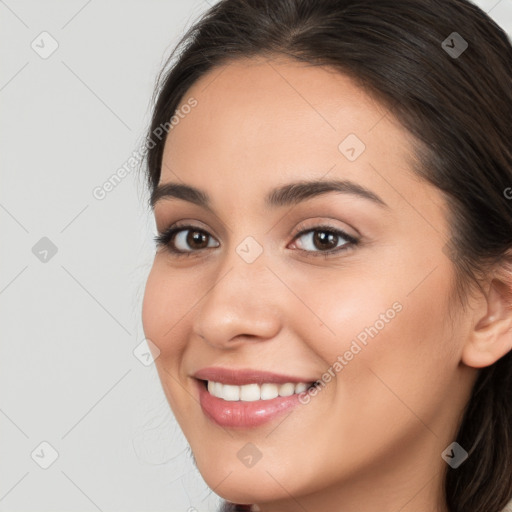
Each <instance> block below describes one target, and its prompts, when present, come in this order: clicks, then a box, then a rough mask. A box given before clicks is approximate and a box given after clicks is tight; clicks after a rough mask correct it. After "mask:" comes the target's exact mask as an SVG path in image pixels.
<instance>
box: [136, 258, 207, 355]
mask: <svg viewBox="0 0 512 512" xmlns="http://www.w3.org/2000/svg"><path fill="white" fill-rule="evenodd" d="M193 288H194V287H193V286H190V277H186V276H184V275H183V274H181V273H179V272H176V271H171V270H170V269H169V268H167V266H166V265H165V261H164V260H163V258H160V257H159V256H158V255H157V256H156V257H155V262H154V264H153V267H152V268H151V272H150V273H149V276H148V279H147V282H146V287H145V291H144V299H143V303H142V325H143V329H144V334H145V336H146V338H148V339H150V340H151V341H152V342H153V343H154V344H155V345H156V346H157V347H158V348H159V350H160V357H159V358H158V360H157V363H158V362H160V363H161V362H162V360H166V358H167V356H169V355H175V354H176V352H178V351H181V350H182V349H183V347H182V340H183V339H184V337H183V335H182V334H180V330H182V329H183V327H184V325H185V323H186V322H185V321H184V320H186V317H187V314H188V313H189V312H190V311H191V309H192V308H193V306H194V304H195V302H196V301H197V297H196V294H194V292H193ZM178 298H179V299H178Z"/></svg>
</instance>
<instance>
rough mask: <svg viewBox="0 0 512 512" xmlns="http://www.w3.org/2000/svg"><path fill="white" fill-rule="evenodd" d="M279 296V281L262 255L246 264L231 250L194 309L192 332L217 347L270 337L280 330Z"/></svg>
mask: <svg viewBox="0 0 512 512" xmlns="http://www.w3.org/2000/svg"><path fill="white" fill-rule="evenodd" d="M279 296H280V290H279V281H277V280H276V278H275V276H274V275H273V274H272V272H271V271H270V270H269V269H268V268H267V267H266V265H265V263H264V258H263V255H262V256H260V257H259V258H258V259H257V260H256V261H254V262H252V263H247V262H246V261H244V260H243V258H241V257H240V256H239V255H238V254H237V253H236V252H235V251H234V250H233V251H232V252H231V254H230V256H229V257H227V258H226V259H225V260H224V261H223V263H222V264H221V265H219V267H218V268H217V269H216V272H215V279H214V281H213V282H212V285H211V288H210V289H209V291H208V292H207V293H206V295H205V296H204V298H203V300H201V301H200V302H199V304H198V306H197V308H196V310H195V315H194V320H193V322H194V332H195V333H196V334H197V335H198V336H200V337H201V338H203V339H204V340H205V341H206V342H207V343H208V344H209V345H212V346H214V347H216V348H221V349H230V348H235V347H236V346H238V345H240V344H241V343H246V342H247V341H248V340H252V341H255V340H259V341H263V340H266V339H271V338H273V337H275V336H276V335H277V333H278V332H279V330H280V329H281V320H280V318H282V315H281V314H280V312H281V311H280V307H279Z"/></svg>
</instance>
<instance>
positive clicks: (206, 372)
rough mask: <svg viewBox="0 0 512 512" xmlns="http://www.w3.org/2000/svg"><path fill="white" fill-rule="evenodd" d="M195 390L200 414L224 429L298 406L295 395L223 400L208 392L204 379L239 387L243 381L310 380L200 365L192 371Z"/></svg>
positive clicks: (263, 419)
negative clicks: (193, 372) (201, 367)
mask: <svg viewBox="0 0 512 512" xmlns="http://www.w3.org/2000/svg"><path fill="white" fill-rule="evenodd" d="M194 377H195V378H196V379H197V380H196V384H197V386H198V391H199V403H200V404H201V408H202V410H203V413H204V414H205V415H206V416H207V417H208V418H210V419H211V420H212V421H214V422H215V423H217V424H218V425H220V426H221V427H224V428H237V429H244V428H252V427H257V426H259V425H262V424H264V423H266V422H268V421H271V420H273V419H274V418H276V417H277V416H280V415H281V414H283V413H284V412H286V411H288V410H289V409H291V408H293V407H297V406H298V405H301V403H300V401H299V395H298V394H293V395H291V396H278V397H276V398H273V399H272V400H256V401H254V402H242V401H227V400H222V399H221V398H217V397H215V396H213V395H210V393H209V392H208V390H207V389H206V383H205V382H204V381H207V380H211V381H214V382H222V383H223V384H232V385H236V386H243V385H244V384H253V383H256V384H263V383H265V382H271V383H274V384H282V383H285V382H295V383H297V382H305V383H309V382H314V381H313V380H310V379H308V378H306V379H303V378H298V377H291V376H287V375H278V374H275V373H269V372H261V371H257V370H229V369H226V368H218V367H217V368H214V367H212V368H203V369H202V370H200V371H198V372H197V373H195V374H194Z"/></svg>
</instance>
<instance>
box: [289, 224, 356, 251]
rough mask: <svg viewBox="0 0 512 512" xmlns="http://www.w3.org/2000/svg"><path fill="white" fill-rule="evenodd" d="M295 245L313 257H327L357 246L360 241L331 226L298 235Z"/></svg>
mask: <svg viewBox="0 0 512 512" xmlns="http://www.w3.org/2000/svg"><path fill="white" fill-rule="evenodd" d="M297 242H298V243H297ZM293 243H294V244H295V245H298V246H299V249H301V250H303V251H306V252H311V253H313V254H312V256H318V255H324V256H325V255H327V254H331V253H338V252H341V251H343V250H346V249H348V248H349V247H350V246H352V245H356V244H357V243H358V240H357V239H356V238H354V237H353V236H350V235H348V234H347V233H345V232H344V231H341V230H340V229H335V228H332V227H331V226H315V227H314V228H310V229H307V230H303V231H301V232H300V233H298V234H297V235H296V236H295V238H294V242H293ZM315 253H316V254H315Z"/></svg>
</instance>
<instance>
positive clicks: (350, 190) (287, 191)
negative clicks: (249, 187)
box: [150, 180, 389, 213]
mask: <svg viewBox="0 0 512 512" xmlns="http://www.w3.org/2000/svg"><path fill="white" fill-rule="evenodd" d="M328 192H338V193H343V194H352V195H355V196H358V197H361V198H363V199H367V200H369V201H372V202H373V203H375V204H377V205H378V206H380V207H383V208H388V209H389V206H388V205H387V204H386V203H385V202H384V201H383V200H382V199H381V198H380V197H379V196H378V195H377V194H375V193H374V192H372V191H371V190H369V189H367V188H365V187H363V186H361V185H359V184H357V183H355V182H353V181H350V180H330V181H324V180H316V181H297V182H293V183H288V184H286V185H282V186H279V187H277V188H275V189H273V190H271V191H270V192H269V194H268V195H267V196H266V197H265V205H266V206H267V207H269V208H277V207H283V206H291V205H295V204H297V203H300V202H301V201H305V200H306V199H310V198H312V197H316V196H319V195H322V194H326V193H328ZM171 198H175V199H182V200H184V201H189V202H191V203H194V204H196V205H198V206H201V207H203V208H205V209H206V210H208V211H210V212H212V213H213V209H212V206H211V200H210V197H209V196H208V194H207V193H206V192H204V191H202V190H200V189H198V188H196V187H192V186H190V185H184V184H181V183H165V184H163V185H158V186H157V187H156V188H155V189H154V191H153V192H152V194H151V197H150V204H151V207H152V208H154V207H155V205H156V203H157V202H159V201H161V200H162V199H171Z"/></svg>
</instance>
